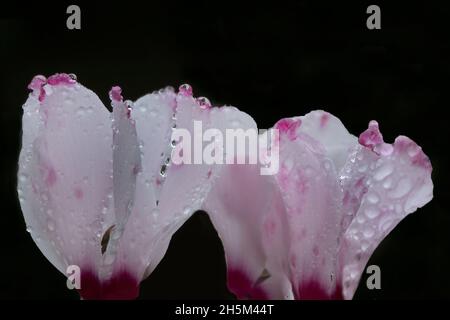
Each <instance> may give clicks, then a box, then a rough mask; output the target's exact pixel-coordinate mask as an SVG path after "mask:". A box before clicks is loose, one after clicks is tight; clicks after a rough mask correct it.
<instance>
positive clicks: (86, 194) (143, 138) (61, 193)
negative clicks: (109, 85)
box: [18, 74, 256, 299]
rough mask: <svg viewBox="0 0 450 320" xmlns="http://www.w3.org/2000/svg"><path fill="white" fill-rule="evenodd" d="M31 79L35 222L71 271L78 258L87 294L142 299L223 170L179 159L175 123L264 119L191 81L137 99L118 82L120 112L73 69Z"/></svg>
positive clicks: (29, 157) (35, 230)
mask: <svg viewBox="0 0 450 320" xmlns="http://www.w3.org/2000/svg"><path fill="white" fill-rule="evenodd" d="M29 88H30V89H31V90H32V92H31V94H30V96H29V98H28V100H27V102H26V103H25V104H24V106H23V110H24V114H23V122H22V128H23V137H22V150H21V153H20V158H19V172H18V177H19V179H18V194H19V199H20V205H21V207H22V211H23V214H24V217H25V221H26V224H27V230H28V231H29V232H30V234H31V236H32V238H33V240H34V241H35V243H36V244H37V246H38V247H39V249H40V250H41V251H42V253H43V254H44V255H45V256H46V257H47V259H48V260H49V261H50V262H51V263H52V264H53V265H54V266H55V267H56V268H57V269H58V270H59V271H61V272H62V273H63V274H65V275H67V274H66V270H67V267H68V266H71V265H77V266H79V268H80V270H81V289H80V290H79V292H80V295H81V296H82V298H85V299H114V298H135V297H136V296H137V295H138V292H139V283H140V281H142V280H143V279H145V278H146V277H147V276H148V275H149V274H150V273H151V272H152V271H153V270H154V269H155V267H156V266H157V264H158V263H159V262H160V260H161V259H162V257H163V256H164V254H165V252H166V250H167V247H168V244H169V241H170V239H171V236H172V235H173V234H174V232H175V231H176V230H177V229H178V228H179V227H180V226H181V225H182V224H183V223H184V221H186V220H187V219H188V218H189V217H190V216H191V214H192V213H193V212H195V211H196V210H198V209H200V207H201V205H202V203H203V200H204V199H205V197H206V195H207V193H208V192H209V189H210V188H211V185H212V183H213V181H214V180H215V179H216V177H217V175H218V172H217V171H218V170H219V167H215V166H208V165H205V164H198V165H197V164H195V165H189V166H187V165H182V164H181V165H171V163H170V156H171V152H172V148H173V145H174V142H173V141H171V133H172V129H173V128H175V127H177V128H185V129H187V130H190V131H192V123H193V120H199V121H202V123H203V126H204V127H206V128H207V127H213V128H219V129H221V128H222V129H224V128H226V127H227V126H228V125H230V123H232V122H233V123H234V122H235V121H236V120H239V123H240V124H241V125H242V126H243V127H245V126H246V124H248V125H249V126H256V125H255V124H254V123H253V120H251V118H250V117H249V116H248V115H246V114H245V113H242V112H240V111H238V110H237V109H235V108H232V107H223V108H210V105H209V103H208V101H207V99H205V98H199V99H195V98H193V97H192V89H191V88H190V87H189V86H187V85H184V86H182V87H180V90H179V92H178V93H175V92H174V91H173V89H170V88H168V89H163V90H160V91H159V92H156V93H153V94H148V95H145V96H143V97H142V98H140V99H138V100H137V101H136V102H135V103H131V102H124V101H123V99H122V96H121V90H120V88H119V87H113V89H112V90H111V92H110V98H111V100H112V107H113V112H112V114H111V113H110V112H109V111H108V109H107V108H106V107H105V106H104V105H103V103H102V102H101V101H100V99H99V98H98V97H97V96H96V95H95V93H93V92H92V91H90V90H88V89H86V88H85V87H83V86H82V85H81V84H79V83H78V82H77V81H76V79H75V77H74V76H71V75H67V74H55V75H53V76H51V77H49V78H48V79H46V78H45V77H43V76H36V77H35V78H34V79H33V80H32V81H31V83H30V85H29ZM181 143H182V142H181Z"/></svg>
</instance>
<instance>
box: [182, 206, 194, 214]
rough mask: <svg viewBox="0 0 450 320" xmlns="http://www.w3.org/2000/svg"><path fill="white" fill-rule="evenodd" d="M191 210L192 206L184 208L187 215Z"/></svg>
mask: <svg viewBox="0 0 450 320" xmlns="http://www.w3.org/2000/svg"><path fill="white" fill-rule="evenodd" d="M191 210H192V209H191V207H189V206H186V207H184V208H183V214H184V215H186V216H187V215H188V214H189V213H191Z"/></svg>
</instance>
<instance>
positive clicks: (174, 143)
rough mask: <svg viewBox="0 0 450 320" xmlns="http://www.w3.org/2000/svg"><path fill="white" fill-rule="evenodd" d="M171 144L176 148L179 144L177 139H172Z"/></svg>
mask: <svg viewBox="0 0 450 320" xmlns="http://www.w3.org/2000/svg"><path fill="white" fill-rule="evenodd" d="M170 145H171V146H172V148H174V147H175V146H176V145H177V141H176V140H172V141H170Z"/></svg>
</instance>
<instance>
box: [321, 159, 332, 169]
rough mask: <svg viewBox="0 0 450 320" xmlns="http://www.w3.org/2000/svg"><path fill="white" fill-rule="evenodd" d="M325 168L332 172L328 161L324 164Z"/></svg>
mask: <svg viewBox="0 0 450 320" xmlns="http://www.w3.org/2000/svg"><path fill="white" fill-rule="evenodd" d="M323 167H324V168H325V170H327V171H328V170H330V169H331V164H330V162H329V161H328V160H326V161H324V162H323Z"/></svg>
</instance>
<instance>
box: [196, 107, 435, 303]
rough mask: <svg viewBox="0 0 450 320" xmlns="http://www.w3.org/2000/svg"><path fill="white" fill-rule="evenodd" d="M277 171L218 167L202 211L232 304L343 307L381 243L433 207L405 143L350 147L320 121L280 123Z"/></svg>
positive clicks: (316, 116)
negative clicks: (218, 244)
mask: <svg viewBox="0 0 450 320" xmlns="http://www.w3.org/2000/svg"><path fill="white" fill-rule="evenodd" d="M275 128H278V129H279V130H280V131H279V132H280V139H279V145H277V146H278V147H279V152H280V170H279V172H278V173H277V174H276V175H274V176H261V175H259V170H258V167H257V165H239V166H227V167H226V168H225V169H224V171H223V172H222V176H221V178H220V180H219V181H218V182H217V183H216V184H215V185H214V186H213V189H212V190H211V192H210V193H209V195H208V198H207V200H206V202H205V205H204V207H203V209H204V210H205V211H207V212H208V213H209V214H210V217H211V219H212V222H213V224H214V226H215V228H216V229H217V231H218V233H219V236H220V238H221V239H222V242H223V246H224V249H225V255H226V261H227V269H228V271H227V276H228V287H229V289H230V290H231V291H232V292H233V293H235V294H236V296H237V297H238V298H251V299H293V298H295V299H342V298H344V299H351V298H352V297H353V295H354V293H355V290H356V288H357V286H358V282H359V280H360V277H361V274H362V272H363V270H364V268H365V265H366V263H367V261H368V260H369V258H370V256H371V254H372V253H373V252H374V250H375V249H376V247H377V246H378V244H379V243H380V242H381V241H382V240H383V238H384V237H385V236H386V235H387V234H388V233H389V232H390V231H391V230H392V229H393V228H394V227H395V226H396V225H397V224H398V223H399V222H400V221H401V220H402V219H403V218H404V217H405V216H406V215H408V214H409V213H412V212H414V211H416V209H417V208H419V207H422V206H423V205H425V204H426V203H427V202H429V201H430V200H431V199H432V197H433V183H432V181H431V171H432V168H431V164H430V161H429V159H428V157H427V156H426V155H425V154H424V153H423V151H422V149H421V148H420V147H419V146H418V145H417V144H416V143H415V142H414V141H412V140H411V139H409V138H407V137H405V136H399V137H397V138H396V139H395V142H394V143H393V144H387V143H385V142H384V141H383V137H382V135H381V133H380V131H379V130H378V124H377V122H375V121H371V122H370V124H369V128H368V129H367V130H366V131H365V132H363V133H362V134H361V135H360V136H359V139H358V138H356V137H355V136H353V135H351V134H349V133H348V131H347V130H346V129H345V127H344V126H343V124H342V123H341V121H339V119H337V118H336V117H334V116H332V115H331V114H329V113H327V112H324V111H313V112H311V113H309V114H307V115H306V116H303V117H297V118H289V119H283V120H280V121H279V122H278V123H277V124H276V125H275Z"/></svg>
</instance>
